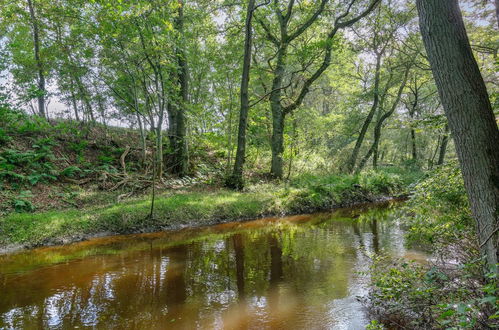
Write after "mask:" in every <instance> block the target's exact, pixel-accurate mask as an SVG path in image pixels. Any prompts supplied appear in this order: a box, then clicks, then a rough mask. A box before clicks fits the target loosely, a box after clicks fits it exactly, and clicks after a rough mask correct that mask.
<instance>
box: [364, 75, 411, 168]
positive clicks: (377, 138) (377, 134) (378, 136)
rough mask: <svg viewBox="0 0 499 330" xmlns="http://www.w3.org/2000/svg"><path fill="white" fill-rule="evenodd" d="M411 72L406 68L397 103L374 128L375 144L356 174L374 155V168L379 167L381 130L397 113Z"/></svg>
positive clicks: (394, 103)
mask: <svg viewBox="0 0 499 330" xmlns="http://www.w3.org/2000/svg"><path fill="white" fill-rule="evenodd" d="M409 71H410V66H408V67H407V68H406V71H405V73H404V78H403V80H402V83H401V85H400V87H399V89H398V92H397V96H396V98H395V101H394V102H393V104H392V106H391V108H390V110H389V111H388V112H385V113H384V114H383V115H382V116H381V117H380V118H379V120H378V122H377V123H376V127H375V128H374V142H373V144H372V145H371V147H370V148H369V150H368V152H367V154H366V155H365V156H364V158H363V159H362V161H361V162H360V163H359V166H358V167H357V170H356V172H360V171H361V170H362V169H363V168H364V166H365V165H366V163H367V161H368V160H369V158H370V157H371V156H372V155H373V154H374V160H373V166H374V168H376V167H377V165H378V159H377V157H378V146H379V141H380V139H381V129H382V127H383V124H384V122H385V121H386V120H387V119H388V118H390V116H391V115H392V114H393V113H394V112H395V110H396V109H397V106H398V104H399V102H400V98H401V97H402V92H403V91H404V88H405V85H406V83H407V76H408V74H409Z"/></svg>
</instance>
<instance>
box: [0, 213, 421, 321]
mask: <svg viewBox="0 0 499 330" xmlns="http://www.w3.org/2000/svg"><path fill="white" fill-rule="evenodd" d="M397 208H398V204H397V203H386V204H383V205H368V206H363V207H356V208H350V209H340V210H335V211H333V212H329V213H318V214H311V215H299V216H291V217H285V218H265V219H259V220H255V221H245V222H231V223H226V224H220V225H215V226H209V227H202V228H190V229H183V230H179V231H170V232H160V233H151V234H139V235H123V236H111V237H103V238H95V239H91V240H89V241H85V242H80V243H75V244H70V245H65V246H57V247H45V248H38V249H34V250H29V251H24V252H19V253H14V254H6V255H0V329H47V328H50V329H68V328H71V329H73V328H94V329H125V328H126V329H355V330H356V329H364V327H365V325H366V324H367V323H368V320H367V318H366V315H365V314H366V313H365V310H364V308H363V306H362V304H361V303H360V302H359V301H358V299H357V297H358V296H365V295H366V293H367V285H368V284H369V278H368V277H367V276H366V275H362V274H360V273H359V272H365V271H367V270H368V268H369V265H370V262H371V261H370V258H369V255H372V254H375V253H385V254H388V255H390V256H393V257H404V258H408V259H415V260H418V259H424V255H423V254H421V253H418V252H417V251H411V250H407V249H406V248H405V247H404V238H403V234H404V233H403V230H402V228H401V226H400V224H399V223H398V221H397Z"/></svg>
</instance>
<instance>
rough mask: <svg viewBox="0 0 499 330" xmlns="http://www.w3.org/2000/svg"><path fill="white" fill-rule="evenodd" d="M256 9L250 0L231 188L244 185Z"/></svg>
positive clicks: (229, 183) (229, 184)
mask: <svg viewBox="0 0 499 330" xmlns="http://www.w3.org/2000/svg"><path fill="white" fill-rule="evenodd" d="M254 9H255V0H249V3H248V8H247V11H246V25H245V29H246V33H245V37H244V59H243V75H242V78H241V96H240V98H241V108H240V111H239V127H238V132H237V150H236V161H235V163H234V170H233V171H232V175H231V177H230V178H229V180H228V181H227V185H228V186H229V187H231V188H235V189H242V188H243V186H244V180H243V166H244V161H245V157H246V128H247V126H248V113H249V95H248V88H249V80H250V68H251V43H252V34H253V31H252V27H251V21H252V18H253V11H254Z"/></svg>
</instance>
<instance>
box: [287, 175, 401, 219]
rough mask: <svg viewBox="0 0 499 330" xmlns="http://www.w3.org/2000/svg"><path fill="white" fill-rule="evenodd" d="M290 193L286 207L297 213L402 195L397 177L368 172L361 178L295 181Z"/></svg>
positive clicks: (311, 177) (306, 177)
mask: <svg viewBox="0 0 499 330" xmlns="http://www.w3.org/2000/svg"><path fill="white" fill-rule="evenodd" d="M290 187H291V189H289V191H288V192H287V203H288V204H289V205H290V207H292V208H293V210H295V211H296V212H307V211H311V210H318V209H328V208H331V207H332V206H333V205H348V204H350V203H354V202H368V201H370V200H372V199H373V198H375V197H376V196H381V195H385V196H389V195H393V194H398V193H401V192H403V190H404V189H403V188H404V187H403V182H402V180H401V179H400V177H399V176H398V175H396V174H391V173H386V172H383V171H367V172H362V173H360V174H358V175H342V176H340V175H324V176H319V175H312V174H303V175H300V176H298V177H296V178H294V179H293V180H292V181H291V183H290Z"/></svg>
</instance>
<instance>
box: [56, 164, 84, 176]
mask: <svg viewBox="0 0 499 330" xmlns="http://www.w3.org/2000/svg"><path fill="white" fill-rule="evenodd" d="M80 173H82V170H81V169H80V168H79V167H78V166H68V167H66V168H65V169H63V170H62V171H61V172H60V175H62V176H65V177H68V178H74V177H76V176H77V175H78V174H80Z"/></svg>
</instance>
